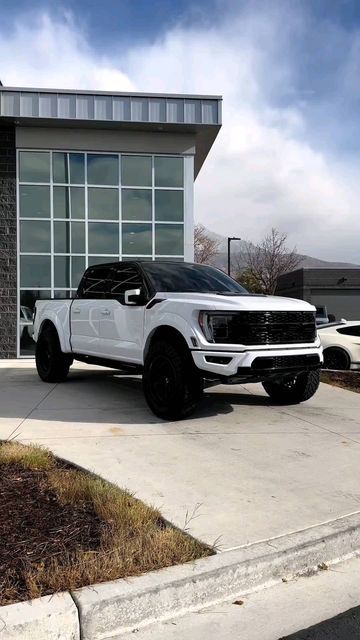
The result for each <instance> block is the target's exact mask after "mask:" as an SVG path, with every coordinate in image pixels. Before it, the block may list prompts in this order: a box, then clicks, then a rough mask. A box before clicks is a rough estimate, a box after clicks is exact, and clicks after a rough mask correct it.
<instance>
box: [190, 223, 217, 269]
mask: <svg viewBox="0 0 360 640" xmlns="http://www.w3.org/2000/svg"><path fill="white" fill-rule="evenodd" d="M219 245H220V241H219V240H216V239H214V238H211V237H210V236H209V233H208V231H207V230H206V229H205V227H204V226H203V225H202V224H197V225H195V229H194V254H195V262H198V263H200V264H211V261H212V258H214V257H215V256H216V255H217V254H218V253H219Z"/></svg>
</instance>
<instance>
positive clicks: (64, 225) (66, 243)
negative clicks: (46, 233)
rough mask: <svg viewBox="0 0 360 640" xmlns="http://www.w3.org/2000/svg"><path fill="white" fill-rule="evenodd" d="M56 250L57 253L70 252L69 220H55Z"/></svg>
mask: <svg viewBox="0 0 360 640" xmlns="http://www.w3.org/2000/svg"><path fill="white" fill-rule="evenodd" d="M54 251H55V253H70V225H69V223H68V222H54ZM59 286H60V285H59Z"/></svg>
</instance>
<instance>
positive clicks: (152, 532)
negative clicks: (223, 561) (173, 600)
mask: <svg viewBox="0 0 360 640" xmlns="http://www.w3.org/2000/svg"><path fill="white" fill-rule="evenodd" d="M212 553H214V551H213V549H211V548H209V547H208V546H206V545H204V544H202V543H201V542H198V541H197V540H194V539H193V538H192V537H191V536H189V535H188V534H187V533H186V532H184V531H179V530H178V529H175V528H174V527H172V526H171V525H169V524H168V523H167V522H166V521H165V520H164V519H163V518H162V517H161V514H160V513H159V512H158V511H157V510H156V509H153V508H152V507H148V506H147V505H145V504H144V503H142V502H141V501H140V500H137V499H136V498H134V497H133V496H132V495H131V494H130V493H128V492H127V491H124V490H122V489H120V488H118V487H114V486H113V485H111V484H109V483H107V482H105V481H104V480H102V479H101V478H97V477H93V476H91V475H90V474H88V473H86V472H83V471H79V470H77V469H75V468H74V467H72V466H71V465H69V464H67V463H64V462H63V461H60V460H57V459H56V458H55V457H54V456H53V455H52V454H51V453H50V452H48V451H46V450H45V449H42V448H40V447H36V446H32V447H27V446H25V445H22V444H20V443H12V442H9V443H2V442H0V605H7V604H11V603H13V602H19V601H22V600H28V599H32V598H37V597H40V596H43V595H49V594H52V593H55V592H57V591H66V590H71V589H76V588H79V587H82V586H86V585H89V584H94V583H96V582H103V581H107V580H114V579H117V578H124V577H128V576H134V575H139V574H141V573H144V572H146V571H151V570H154V569H160V568H162V567H167V566H171V565H174V564H181V563H184V562H188V561H191V560H195V559H197V558H201V557H206V556H208V555H211V554H212Z"/></svg>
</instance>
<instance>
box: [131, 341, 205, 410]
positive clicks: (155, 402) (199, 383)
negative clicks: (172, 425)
mask: <svg viewBox="0 0 360 640" xmlns="http://www.w3.org/2000/svg"><path fill="white" fill-rule="evenodd" d="M190 358H191V356H190V354H189V353H187V352H186V351H185V349H184V348H182V347H181V345H174V344H171V343H170V342H167V341H158V342H155V344H153V345H152V346H151V347H150V350H149V353H148V355H147V357H146V359H145V365H144V373H143V387H144V394H145V398H146V401H147V403H148V405H149V407H150V409H151V411H152V412H153V413H154V414H155V415H156V416H158V417H159V418H163V419H165V420H181V419H183V418H186V417H188V416H189V415H190V414H191V413H193V411H195V409H196V406H197V404H198V401H199V399H200V397H201V394H202V390H203V379H202V377H201V376H200V375H199V373H198V372H197V370H196V369H195V366H194V365H193V364H192V362H191V359H190Z"/></svg>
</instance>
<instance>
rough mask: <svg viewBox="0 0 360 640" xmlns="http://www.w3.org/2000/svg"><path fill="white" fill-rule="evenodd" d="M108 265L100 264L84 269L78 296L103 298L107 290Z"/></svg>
mask: <svg viewBox="0 0 360 640" xmlns="http://www.w3.org/2000/svg"><path fill="white" fill-rule="evenodd" d="M109 271H110V270H109V267H108V266H107V265H101V266H99V267H90V269H88V270H87V271H85V274H84V277H83V278H82V280H81V282H80V285H79V289H78V295H77V297H78V298H90V299H91V298H97V299H99V298H105V297H106V296H107V293H108V290H109Z"/></svg>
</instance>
